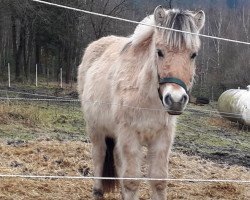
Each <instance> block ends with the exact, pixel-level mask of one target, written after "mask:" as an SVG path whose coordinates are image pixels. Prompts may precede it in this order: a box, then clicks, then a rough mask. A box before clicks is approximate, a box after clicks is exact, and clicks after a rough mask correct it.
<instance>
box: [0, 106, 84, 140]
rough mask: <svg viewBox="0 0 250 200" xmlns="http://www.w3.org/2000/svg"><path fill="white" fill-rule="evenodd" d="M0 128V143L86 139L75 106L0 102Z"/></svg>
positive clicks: (81, 118) (77, 109)
mask: <svg viewBox="0 0 250 200" xmlns="http://www.w3.org/2000/svg"><path fill="white" fill-rule="evenodd" d="M0 124H1V126H0V138H2V139H21V140H31V139H37V137H42V138H51V139H74V138H75V139H80V140H81V139H83V138H85V134H84V133H85V123H84V120H83V116H82V113H81V111H80V108H79V105H78V104H75V105H74V106H72V105H69V104H67V103H64V104H62V105H58V104H56V103H54V104H49V103H46V102H32V101H31V102H30V101H29V102H20V101H19V102H17V101H11V102H3V103H2V104H1V105H0Z"/></svg>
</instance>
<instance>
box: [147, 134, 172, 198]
mask: <svg viewBox="0 0 250 200" xmlns="http://www.w3.org/2000/svg"><path fill="white" fill-rule="evenodd" d="M171 143H172V139H171V136H168V135H164V134H163V135H161V136H160V137H159V138H157V139H156V140H155V141H153V142H152V143H151V144H150V145H149V151H148V157H149V177H150V178H156V179H157V178H158V179H161V178H167V177H168V161H169V153H170V148H171ZM150 185H151V189H152V195H151V199H152V200H165V199H167V198H166V181H162V180H158V181H150Z"/></svg>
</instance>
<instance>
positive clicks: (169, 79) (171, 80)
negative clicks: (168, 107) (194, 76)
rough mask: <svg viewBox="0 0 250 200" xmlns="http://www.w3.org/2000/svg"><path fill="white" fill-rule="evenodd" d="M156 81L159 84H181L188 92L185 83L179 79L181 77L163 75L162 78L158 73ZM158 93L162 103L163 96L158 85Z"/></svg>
mask: <svg viewBox="0 0 250 200" xmlns="http://www.w3.org/2000/svg"><path fill="white" fill-rule="evenodd" d="M158 80H159V81H158V82H159V85H162V84H164V83H175V84H177V85H179V86H181V87H182V88H183V89H184V90H185V91H186V93H187V92H188V90H187V85H186V84H185V83H184V82H183V81H182V80H181V79H178V78H175V77H164V78H161V77H160V76H159V75H158ZM158 93H159V97H160V99H161V101H162V103H163V97H162V95H161V93H160V87H159V88H158Z"/></svg>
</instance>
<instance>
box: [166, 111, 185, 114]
mask: <svg viewBox="0 0 250 200" xmlns="http://www.w3.org/2000/svg"><path fill="white" fill-rule="evenodd" d="M182 113H183V111H168V114H170V115H181V114H182Z"/></svg>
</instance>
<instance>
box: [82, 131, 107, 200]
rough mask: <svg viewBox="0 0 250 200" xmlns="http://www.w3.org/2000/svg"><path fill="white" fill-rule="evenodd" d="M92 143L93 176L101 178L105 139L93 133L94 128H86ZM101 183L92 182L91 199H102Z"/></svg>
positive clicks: (98, 180)
mask: <svg viewBox="0 0 250 200" xmlns="http://www.w3.org/2000/svg"><path fill="white" fill-rule="evenodd" d="M86 130H87V132H88V134H89V136H90V139H91V142H92V145H93V146H92V158H93V164H94V176H95V177H102V172H103V164H104V159H105V155H106V143H105V137H104V135H102V134H98V133H97V132H95V130H94V128H90V127H89V126H87V127H86ZM103 192H104V191H103V183H102V180H101V179H95V180H94V187H93V197H94V199H96V200H100V199H103V195H104V194H103Z"/></svg>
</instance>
